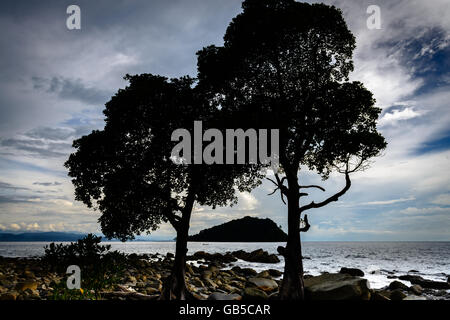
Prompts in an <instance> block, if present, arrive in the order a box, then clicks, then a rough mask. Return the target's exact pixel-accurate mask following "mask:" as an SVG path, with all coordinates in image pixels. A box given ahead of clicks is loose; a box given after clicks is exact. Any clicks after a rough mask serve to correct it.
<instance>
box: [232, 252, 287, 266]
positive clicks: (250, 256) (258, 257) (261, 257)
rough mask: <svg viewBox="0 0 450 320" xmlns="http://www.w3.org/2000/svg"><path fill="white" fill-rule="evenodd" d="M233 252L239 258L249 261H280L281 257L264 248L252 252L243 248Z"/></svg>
mask: <svg viewBox="0 0 450 320" xmlns="http://www.w3.org/2000/svg"><path fill="white" fill-rule="evenodd" d="M232 254H233V255H234V256H235V257H236V258H238V259H241V260H244V261H249V262H259V263H278V262H280V259H278V257H277V255H275V254H269V253H268V252H267V251H264V250H263V249H258V250H255V251H252V252H245V251H243V250H238V251H234V252H232Z"/></svg>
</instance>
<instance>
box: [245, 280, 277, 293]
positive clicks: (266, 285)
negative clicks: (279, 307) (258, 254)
mask: <svg viewBox="0 0 450 320" xmlns="http://www.w3.org/2000/svg"><path fill="white" fill-rule="evenodd" d="M248 282H250V283H251V284H253V285H255V286H256V287H257V288H258V289H261V290H262V291H265V292H272V291H274V290H277V289H278V284H277V283H276V282H275V281H274V280H272V279H266V278H250V279H249V280H248Z"/></svg>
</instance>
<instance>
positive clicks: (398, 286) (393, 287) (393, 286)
mask: <svg viewBox="0 0 450 320" xmlns="http://www.w3.org/2000/svg"><path fill="white" fill-rule="evenodd" d="M396 289H401V290H405V291H408V290H409V287H408V286H407V285H406V284H404V283H403V282H400V281H393V282H391V283H390V284H389V290H396Z"/></svg>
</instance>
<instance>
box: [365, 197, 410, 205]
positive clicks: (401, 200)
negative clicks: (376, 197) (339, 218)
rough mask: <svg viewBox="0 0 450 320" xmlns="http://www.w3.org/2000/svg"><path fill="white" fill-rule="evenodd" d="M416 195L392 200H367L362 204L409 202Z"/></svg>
mask: <svg viewBox="0 0 450 320" xmlns="http://www.w3.org/2000/svg"><path fill="white" fill-rule="evenodd" d="M415 199H416V198H415V197H409V198H400V199H392V200H384V201H370V202H365V203H362V204H367V205H387V204H394V203H400V202H407V201H413V200H415Z"/></svg>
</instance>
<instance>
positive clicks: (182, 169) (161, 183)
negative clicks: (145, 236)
mask: <svg viewBox="0 0 450 320" xmlns="http://www.w3.org/2000/svg"><path fill="white" fill-rule="evenodd" d="M125 79H126V80H128V81H129V82H130V84H129V86H127V87H126V88H125V89H121V90H119V91H118V92H117V94H116V95H115V96H114V97H112V99H111V100H110V101H109V102H108V103H107V104H106V109H105V111H104V114H105V117H106V118H105V122H106V125H105V129H104V130H102V131H93V132H92V133H91V134H89V135H87V136H84V137H82V138H80V139H78V140H76V141H74V144H73V146H74V147H75V148H76V152H75V153H73V154H72V155H71V156H70V158H69V160H68V161H67V162H66V166H67V167H68V168H69V175H70V176H71V177H72V178H73V180H72V181H73V183H74V186H75V195H76V199H77V200H80V201H83V202H84V203H85V204H86V205H87V206H88V207H94V208H96V209H98V210H99V211H100V212H101V214H102V215H101V217H100V218H99V221H100V223H101V228H102V231H103V233H104V234H105V235H106V236H107V237H116V238H119V239H121V240H126V239H132V238H133V237H134V235H136V234H140V233H141V232H146V231H149V230H155V229H156V228H157V227H158V225H159V224H160V223H162V222H170V223H171V224H172V225H173V226H174V228H175V229H177V228H178V227H179V224H180V220H181V215H180V213H181V211H182V210H183V208H184V206H185V205H186V201H187V200H188V199H187V198H188V196H190V197H191V199H190V200H194V201H196V202H197V203H198V204H200V205H207V206H212V207H215V206H224V205H227V204H229V203H235V202H236V200H237V197H236V188H235V186H237V188H238V189H239V190H241V191H248V190H251V189H252V188H253V187H254V186H255V185H257V184H258V183H259V180H258V179H254V178H255V175H258V171H257V169H256V168H251V166H228V165H227V166H219V165H192V166H187V165H179V164H175V163H174V162H173V161H172V160H171V158H170V155H171V151H172V147H173V145H174V143H173V142H171V134H172V132H173V130H175V129H178V128H188V129H189V128H192V125H193V121H194V120H203V121H204V123H205V125H206V124H208V123H212V121H213V119H214V121H217V114H215V113H214V112H216V111H217V110H214V108H215V106H213V105H212V104H210V103H209V102H208V101H206V100H205V99H204V98H203V97H202V95H201V94H200V93H199V91H197V90H196V89H195V88H193V85H194V80H193V79H191V78H189V77H183V78H179V79H171V80H168V79H167V78H165V77H161V76H155V75H151V74H142V75H135V76H130V75H127V76H126V77H125ZM213 115H214V118H213Z"/></svg>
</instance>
